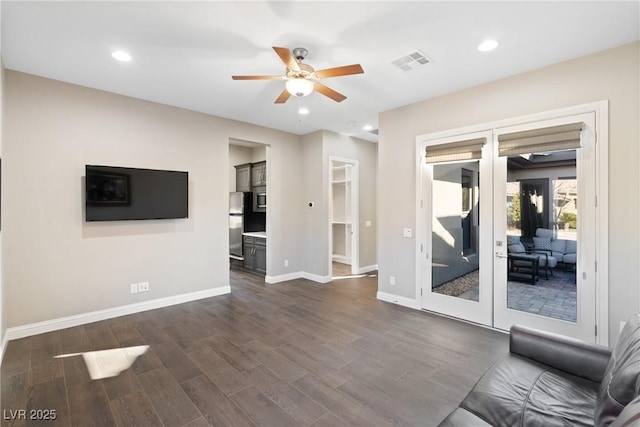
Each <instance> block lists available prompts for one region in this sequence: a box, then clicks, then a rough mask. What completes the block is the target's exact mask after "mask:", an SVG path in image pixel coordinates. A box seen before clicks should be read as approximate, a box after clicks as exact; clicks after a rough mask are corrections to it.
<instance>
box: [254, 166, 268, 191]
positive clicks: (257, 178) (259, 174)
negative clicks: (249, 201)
mask: <svg viewBox="0 0 640 427" xmlns="http://www.w3.org/2000/svg"><path fill="white" fill-rule="evenodd" d="M265 185H267V162H258V163H252V164H251V186H252V187H262V186H265Z"/></svg>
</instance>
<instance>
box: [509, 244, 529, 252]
mask: <svg viewBox="0 0 640 427" xmlns="http://www.w3.org/2000/svg"><path fill="white" fill-rule="evenodd" d="M508 250H509V253H512V254H523V253H525V252H526V249H525V248H524V245H523V244H522V243H517V244H515V245H509V248H508Z"/></svg>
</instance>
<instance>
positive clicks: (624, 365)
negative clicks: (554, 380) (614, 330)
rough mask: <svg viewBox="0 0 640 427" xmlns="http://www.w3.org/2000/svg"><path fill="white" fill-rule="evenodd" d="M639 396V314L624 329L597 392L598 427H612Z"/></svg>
mask: <svg viewBox="0 0 640 427" xmlns="http://www.w3.org/2000/svg"><path fill="white" fill-rule="evenodd" d="M638 393H640V313H636V314H634V315H633V316H631V318H630V319H629V321H627V324H626V325H625V327H624V328H623V329H622V333H621V334H620V338H619V339H618V342H617V344H616V346H615V347H614V348H613V352H612V353H611V359H609V364H608V365H607V370H606V371H605V373H604V379H603V380H602V383H601V384H600V388H599V390H598V400H597V404H596V411H595V415H596V418H595V421H596V425H597V426H603V427H606V426H608V425H610V424H611V423H612V422H613V421H614V420H615V419H616V417H618V415H619V414H620V412H622V410H623V409H624V408H625V406H627V405H628V404H629V403H630V402H631V401H632V400H634V399H635V398H636V397H637V396H638Z"/></svg>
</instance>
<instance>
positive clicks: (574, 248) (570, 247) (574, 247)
mask: <svg viewBox="0 0 640 427" xmlns="http://www.w3.org/2000/svg"><path fill="white" fill-rule="evenodd" d="M564 253H565V254H576V253H578V242H576V241H575V240H567V249H566V250H565V251H564Z"/></svg>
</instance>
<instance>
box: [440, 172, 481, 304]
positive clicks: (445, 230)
mask: <svg viewBox="0 0 640 427" xmlns="http://www.w3.org/2000/svg"><path fill="white" fill-rule="evenodd" d="M479 171H480V163H479V161H477V160H476V161H471V162H465V163H444V164H436V165H434V166H433V187H432V209H433V214H432V215H433V217H432V230H433V232H432V236H431V243H432V251H431V252H432V254H433V255H432V264H431V265H432V267H431V268H432V270H431V271H432V276H431V277H432V280H431V286H432V291H433V292H435V293H439V294H443V295H448V296H452V297H457V298H464V299H468V300H472V301H476V302H477V301H478V299H479V298H478V295H479V294H478V291H479V288H478V285H479V253H478V241H479V239H478V235H479V227H478V224H479V220H480V218H479V209H478V207H479V201H480V191H479V188H480V172H479Z"/></svg>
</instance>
